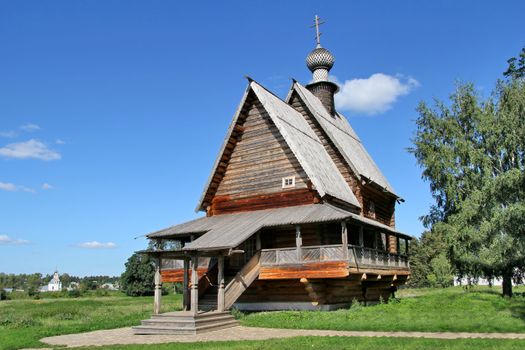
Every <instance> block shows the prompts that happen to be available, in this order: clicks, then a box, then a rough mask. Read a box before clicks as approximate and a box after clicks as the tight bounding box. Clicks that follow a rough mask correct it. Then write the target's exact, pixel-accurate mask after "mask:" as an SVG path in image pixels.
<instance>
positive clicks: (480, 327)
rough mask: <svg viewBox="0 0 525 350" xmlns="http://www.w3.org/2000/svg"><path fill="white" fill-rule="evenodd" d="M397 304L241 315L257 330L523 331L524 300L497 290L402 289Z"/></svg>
mask: <svg viewBox="0 0 525 350" xmlns="http://www.w3.org/2000/svg"><path fill="white" fill-rule="evenodd" d="M403 294H405V295H409V294H410V295H412V296H411V297H405V298H403V297H401V298H400V299H399V302H391V303H388V304H381V305H375V306H369V307H357V308H350V309H344V310H338V311H334V312H323V311H278V312H261V313H252V314H247V315H241V316H240V321H241V324H243V325H245V326H255V327H271V328H295V329H333V330H367V331H428V332H443V331H448V332H518V333H523V332H525V297H524V296H523V295H517V296H515V297H514V298H512V299H507V298H502V297H501V296H500V295H499V289H496V288H495V289H494V290H492V289H489V288H488V287H486V288H476V289H474V291H471V292H465V291H464V290H463V289H462V288H447V289H428V290H406V291H403V293H401V295H403Z"/></svg>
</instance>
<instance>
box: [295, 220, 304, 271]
mask: <svg viewBox="0 0 525 350" xmlns="http://www.w3.org/2000/svg"><path fill="white" fill-rule="evenodd" d="M302 245H303V238H302V237H301V226H299V225H297V226H295V246H296V247H297V261H298V262H301V261H302V260H303V249H302Z"/></svg>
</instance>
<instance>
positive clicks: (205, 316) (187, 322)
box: [133, 311, 239, 335]
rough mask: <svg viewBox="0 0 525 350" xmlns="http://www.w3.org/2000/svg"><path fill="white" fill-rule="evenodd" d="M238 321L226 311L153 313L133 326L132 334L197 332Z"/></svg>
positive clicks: (226, 325)
mask: <svg viewBox="0 0 525 350" xmlns="http://www.w3.org/2000/svg"><path fill="white" fill-rule="evenodd" d="M238 325H239V322H237V320H236V319H235V318H234V317H233V316H232V315H231V314H230V313H229V312H228V311H224V312H217V311H210V312H199V313H198V314H197V315H194V314H193V313H192V312H190V311H178V312H167V313H164V314H160V315H153V316H151V318H150V319H149V320H143V321H141V325H140V326H136V327H133V333H134V334H180V335H184V334H187V335H188V334H199V333H204V332H210V331H216V330H219V329H224V328H230V327H235V326H238Z"/></svg>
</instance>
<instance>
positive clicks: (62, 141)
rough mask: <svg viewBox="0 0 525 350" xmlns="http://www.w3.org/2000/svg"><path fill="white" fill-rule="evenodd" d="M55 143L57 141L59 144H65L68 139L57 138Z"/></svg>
mask: <svg viewBox="0 0 525 350" xmlns="http://www.w3.org/2000/svg"><path fill="white" fill-rule="evenodd" d="M55 143H56V144H57V145H65V144H66V141H64V140H62V139H56V140H55Z"/></svg>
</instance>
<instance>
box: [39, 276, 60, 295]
mask: <svg viewBox="0 0 525 350" xmlns="http://www.w3.org/2000/svg"><path fill="white" fill-rule="evenodd" d="M61 290H62V282H60V277H59V276H58V271H55V273H54V274H53V278H52V279H51V281H49V283H48V284H47V286H43V287H41V288H40V291H41V292H60V291H61Z"/></svg>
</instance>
